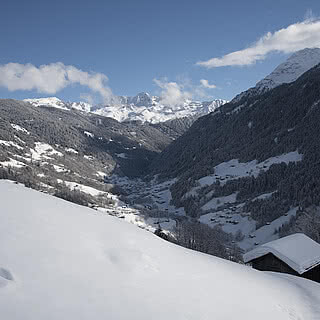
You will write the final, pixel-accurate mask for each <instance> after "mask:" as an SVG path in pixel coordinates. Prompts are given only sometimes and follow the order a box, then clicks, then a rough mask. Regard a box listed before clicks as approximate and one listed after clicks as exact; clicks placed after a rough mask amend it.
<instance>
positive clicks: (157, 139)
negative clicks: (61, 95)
mask: <svg viewBox="0 0 320 320" xmlns="http://www.w3.org/2000/svg"><path fill="white" fill-rule="evenodd" d="M0 114H1V116H0V117H1V118H0V139H1V140H2V143H1V144H2V147H3V148H2V150H1V152H0V156H1V160H0V162H3V161H10V160H9V159H14V160H16V161H20V162H22V163H24V164H25V165H28V162H31V160H33V159H31V158H32V151H31V153H30V150H31V149H32V150H35V144H36V143H45V144H49V145H50V146H51V147H52V148H54V149H56V150H57V151H58V152H60V157H58V159H60V161H56V162H53V164H55V165H61V164H62V165H63V166H66V167H67V166H68V168H67V169H70V170H74V171H75V172H77V173H78V174H80V175H82V174H83V172H86V173H87V172H88V171H87V170H88V169H86V168H81V167H82V166H86V167H90V166H91V165H92V167H91V169H89V171H92V170H93V171H94V174H96V172H97V171H101V172H105V174H108V175H110V174H112V173H113V172H118V173H120V174H121V173H122V174H125V175H128V176H137V175H141V174H142V172H143V170H144V168H145V166H146V165H147V164H148V162H149V161H150V160H151V159H152V158H153V157H154V156H155V155H156V154H157V153H158V152H160V151H161V150H163V148H164V147H165V146H167V145H168V144H169V143H170V142H171V140H172V138H171V137H170V135H167V134H164V133H162V132H161V131H159V130H158V129H156V128H154V127H152V126H151V125H149V124H145V125H143V124H141V123H120V122H118V121H116V120H114V119H111V118H106V117H102V116H98V115H93V114H88V113H83V112H79V111H77V110H73V111H72V112H70V111H68V110H64V109H59V108H53V107H51V108H48V107H44V108H43V107H34V106H32V105H30V104H28V103H26V102H21V101H16V100H5V99H2V100H0ZM88 157H89V158H90V157H91V158H92V159H91V160H90V159H89V158H88ZM38 160H40V159H38ZM47 160H48V159H47ZM49 160H50V159H49ZM129 160H130V163H129ZM74 161H75V162H76V163H77V165H76V166H75V165H72V162H74ZM13 162H14V161H12V163H13ZM47 162H48V161H47ZM49 162H50V161H49ZM40 167H41V166H40Z"/></svg>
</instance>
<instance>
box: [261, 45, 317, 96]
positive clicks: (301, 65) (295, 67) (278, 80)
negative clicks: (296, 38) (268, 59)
mask: <svg viewBox="0 0 320 320" xmlns="http://www.w3.org/2000/svg"><path fill="white" fill-rule="evenodd" d="M319 63H320V48H305V49H303V50H300V51H297V52H295V53H294V54H292V55H291V56H290V57H289V58H288V59H287V60H286V61H285V62H284V63H281V64H280V65H279V66H278V67H277V68H276V69H275V70H274V71H272V72H271V73H270V74H269V75H268V76H266V77H265V78H264V79H262V80H261V81H259V82H258V83H257V85H256V88H257V89H258V90H259V91H260V92H263V91H266V90H270V89H273V88H275V87H277V86H279V85H281V84H283V83H290V82H293V81H295V80H297V79H298V78H299V77H300V76H301V75H302V74H303V73H305V72H306V71H308V70H310V69H311V68H312V67H314V66H315V65H317V64H319Z"/></svg>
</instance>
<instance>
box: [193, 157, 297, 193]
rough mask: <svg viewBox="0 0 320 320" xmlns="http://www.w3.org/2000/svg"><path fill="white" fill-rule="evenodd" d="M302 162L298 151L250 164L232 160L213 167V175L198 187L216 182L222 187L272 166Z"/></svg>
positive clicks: (202, 180)
mask: <svg viewBox="0 0 320 320" xmlns="http://www.w3.org/2000/svg"><path fill="white" fill-rule="evenodd" d="M301 160H302V154H300V153H298V151H293V152H289V153H286V154H282V155H280V156H276V157H272V158H269V159H267V160H265V161H263V162H258V161H257V160H252V161H250V162H239V160H238V159H232V160H230V161H228V162H222V163H220V164H219V165H217V166H215V167H214V175H210V176H206V177H203V178H201V179H199V180H198V182H199V184H200V186H202V187H203V186H205V185H211V184H213V183H215V182H217V181H218V180H219V181H220V183H221V185H224V184H226V183H227V181H229V180H234V179H238V178H244V177H248V176H254V177H257V176H258V175H259V173H260V172H263V171H267V170H269V168H270V167H271V166H272V165H273V164H278V163H286V164H288V163H289V162H298V161H301Z"/></svg>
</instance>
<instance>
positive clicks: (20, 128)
mask: <svg viewBox="0 0 320 320" xmlns="http://www.w3.org/2000/svg"><path fill="white" fill-rule="evenodd" d="M11 127H12V128H13V129H14V130H16V131H20V132H22V133H25V134H27V135H30V132H29V131H28V130H27V129H25V128H22V127H20V126H19V125H17V124H13V123H11Z"/></svg>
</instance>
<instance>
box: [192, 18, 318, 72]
mask: <svg viewBox="0 0 320 320" xmlns="http://www.w3.org/2000/svg"><path fill="white" fill-rule="evenodd" d="M311 15H312V14H308V18H307V20H305V21H303V22H298V23H295V24H292V25H290V26H288V27H287V28H284V29H280V30H278V31H276V32H274V33H271V32H268V33H267V34H266V35H264V36H263V37H262V38H260V39H259V40H258V41H257V42H256V43H254V44H253V45H252V46H250V47H249V48H246V49H243V50H239V51H235V52H231V53H229V54H227V55H224V56H222V57H220V58H212V59H210V60H207V61H199V62H197V65H199V66H203V67H206V68H216V67H224V66H244V65H251V64H254V63H255V62H256V61H259V60H263V59H265V58H266V56H267V54H268V53H270V52H273V51H276V52H283V53H292V52H295V51H297V50H301V49H304V48H314V47H320V21H319V20H315V19H313V18H312V17H311Z"/></svg>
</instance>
